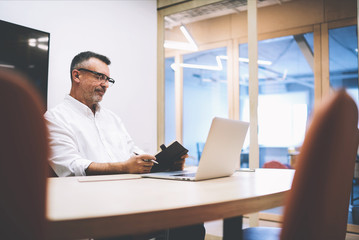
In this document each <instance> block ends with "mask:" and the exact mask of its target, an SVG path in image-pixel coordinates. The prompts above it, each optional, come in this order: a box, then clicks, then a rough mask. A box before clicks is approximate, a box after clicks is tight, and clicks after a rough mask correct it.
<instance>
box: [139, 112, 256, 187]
mask: <svg viewBox="0 0 359 240" xmlns="http://www.w3.org/2000/svg"><path fill="white" fill-rule="evenodd" d="M248 126H249V123H247V122H242V121H237V120H230V119H224V118H219V117H215V118H214V119H213V121H212V125H211V128H210V130H209V133H208V137H207V141H206V143H205V146H204V149H203V152H202V156H201V159H200V161H199V165H198V168H197V171H196V172H189V171H174V172H157V173H148V174H143V175H142V177H150V178H163V179H174V180H187V181H198V180H205V179H211V178H219V177H227V176H230V175H232V174H233V173H234V171H235V170H236V164H237V163H238V161H239V159H240V156H241V150H242V147H243V143H244V139H245V137H246V134H247V130H248Z"/></svg>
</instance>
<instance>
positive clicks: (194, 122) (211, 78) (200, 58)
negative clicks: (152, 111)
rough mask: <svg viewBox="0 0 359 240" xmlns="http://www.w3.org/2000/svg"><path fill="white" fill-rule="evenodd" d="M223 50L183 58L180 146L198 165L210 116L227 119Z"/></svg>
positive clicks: (225, 62)
mask: <svg viewBox="0 0 359 240" xmlns="http://www.w3.org/2000/svg"><path fill="white" fill-rule="evenodd" d="M226 55H227V53H226V48H217V49H211V50H206V51H201V52H195V53H191V54H186V55H184V56H183V63H184V65H182V67H183V144H184V146H185V147H186V148H187V149H188V150H189V152H188V154H189V155H190V158H189V159H188V160H187V162H186V163H187V164H189V165H197V164H198V161H199V157H200V155H201V152H202V148H203V144H204V142H205V141H206V138H207V135H208V131H209V127H210V125H211V121H212V119H213V117H215V116H218V117H228V100H227V61H226V58H225V57H224V56H226Z"/></svg>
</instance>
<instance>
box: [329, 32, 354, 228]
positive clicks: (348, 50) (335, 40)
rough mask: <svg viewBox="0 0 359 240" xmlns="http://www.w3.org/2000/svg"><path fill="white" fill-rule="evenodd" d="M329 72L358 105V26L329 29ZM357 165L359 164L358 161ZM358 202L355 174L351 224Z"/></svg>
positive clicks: (351, 202)
mask: <svg viewBox="0 0 359 240" xmlns="http://www.w3.org/2000/svg"><path fill="white" fill-rule="evenodd" d="M329 72H330V86H331V87H332V88H334V89H339V88H345V89H346V91H347V92H348V93H349V95H351V96H352V97H353V99H354V100H355V102H356V103H357V105H358V38H357V27H356V26H349V27H343V28H336V29H330V30H329ZM358 126H359V125H358ZM356 165H359V162H358V161H357V162H356ZM356 168H357V167H356ZM358 204H359V176H357V174H354V179H353V188H352V194H351V200H350V208H349V214H348V223H349V224H359V217H358V216H359V207H358Z"/></svg>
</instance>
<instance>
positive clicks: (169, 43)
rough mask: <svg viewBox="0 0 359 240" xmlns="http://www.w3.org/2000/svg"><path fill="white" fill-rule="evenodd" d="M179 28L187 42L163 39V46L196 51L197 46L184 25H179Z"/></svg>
mask: <svg viewBox="0 0 359 240" xmlns="http://www.w3.org/2000/svg"><path fill="white" fill-rule="evenodd" d="M180 30H181V32H182V34H183V35H184V36H185V38H186V39H187V42H177V41H169V40H165V43H164V45H163V46H164V47H165V48H171V49H178V50H187V51H198V46H197V44H196V42H195V41H194V39H193V37H192V36H191V34H190V33H189V31H188V30H187V28H186V27H185V25H183V24H182V25H181V27H180Z"/></svg>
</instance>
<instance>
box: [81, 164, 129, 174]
mask: <svg viewBox="0 0 359 240" xmlns="http://www.w3.org/2000/svg"><path fill="white" fill-rule="evenodd" d="M85 172H86V175H102V174H118V173H128V170H127V168H126V165H125V164H124V163H123V162H116V163H96V162H92V163H91V164H90V165H89V166H88V168H87V169H86V170H85Z"/></svg>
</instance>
